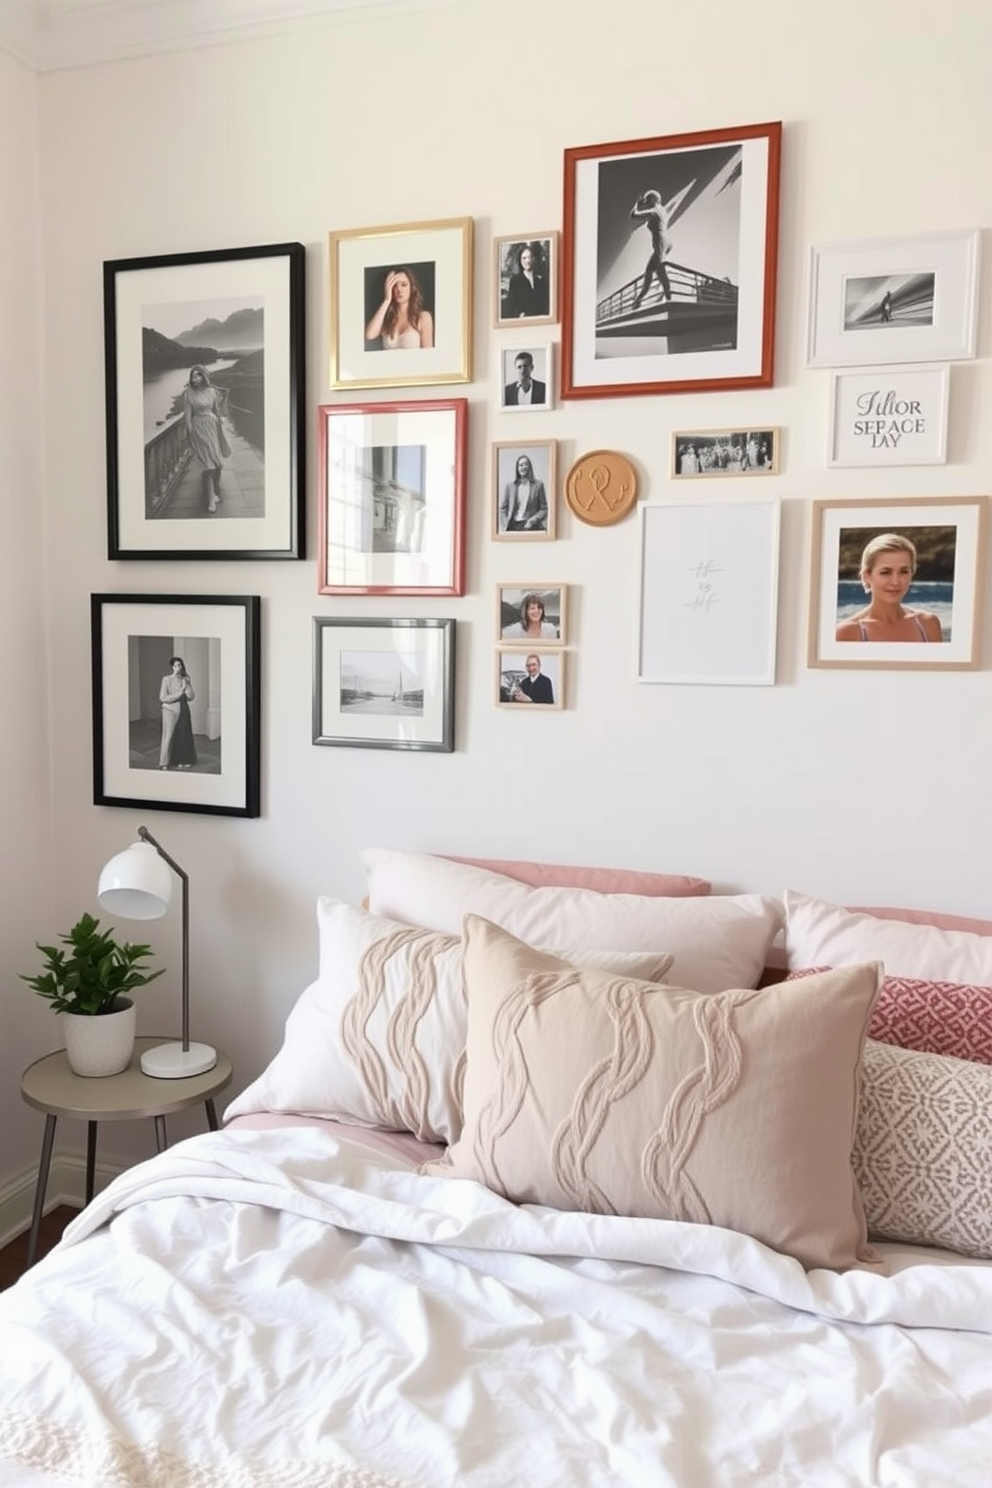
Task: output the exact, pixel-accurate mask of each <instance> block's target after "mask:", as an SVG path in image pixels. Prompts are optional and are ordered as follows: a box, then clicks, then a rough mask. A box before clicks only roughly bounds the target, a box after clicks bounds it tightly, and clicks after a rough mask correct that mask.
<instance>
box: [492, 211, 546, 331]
mask: <svg viewBox="0 0 992 1488" xmlns="http://www.w3.org/2000/svg"><path fill="white" fill-rule="evenodd" d="M556 245H557V234H555V233H541V234H534V235H533V236H531V237H529V238H521V237H505V238H497V239H496V240H495V243H494V245H493V251H494V254H495V279H496V282H495V293H494V300H495V306H496V315H495V321H494V324H496V325H497V326H502V325H516V324H518V323H519V322H520V321H526V322H527V323H528V324H529V325H549V324H551V323H553V321H554V320H555V316H556V306H555V280H556V275H557V262H556V258H557V254H556Z"/></svg>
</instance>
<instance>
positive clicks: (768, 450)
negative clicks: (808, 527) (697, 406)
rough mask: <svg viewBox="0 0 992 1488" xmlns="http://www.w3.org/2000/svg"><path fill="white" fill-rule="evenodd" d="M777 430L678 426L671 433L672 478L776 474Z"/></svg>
mask: <svg viewBox="0 0 992 1488" xmlns="http://www.w3.org/2000/svg"><path fill="white" fill-rule="evenodd" d="M778 452H779V431H778V429H777V428H767V427H766V428H759V429H698V430H697V429H681V430H677V431H676V432H675V433H673V435H672V468H671V472H670V474H671V477H672V480H687V479H688V480H691V479H693V478H695V477H698V476H709V475H712V476H718V475H726V476H732V475H777V474H778Z"/></svg>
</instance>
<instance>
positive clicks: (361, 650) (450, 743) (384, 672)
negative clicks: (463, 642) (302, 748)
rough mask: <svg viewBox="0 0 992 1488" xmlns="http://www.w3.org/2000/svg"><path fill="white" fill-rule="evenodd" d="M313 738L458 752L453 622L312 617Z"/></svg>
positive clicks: (320, 741)
mask: <svg viewBox="0 0 992 1488" xmlns="http://www.w3.org/2000/svg"><path fill="white" fill-rule="evenodd" d="M313 643H314V669H313V742H314V744H327V745H342V746H348V747H351V748H359V749H413V750H428V751H434V752H435V753H442V754H450V753H451V751H452V750H453V749H454V654H455V621H454V620H408V619H401V620H385V619H374V620H353V619H339V618H334V619H330V618H327V617H324V616H317V617H315V619H314V637H313Z"/></svg>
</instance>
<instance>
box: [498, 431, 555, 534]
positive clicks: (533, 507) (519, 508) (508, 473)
mask: <svg viewBox="0 0 992 1488" xmlns="http://www.w3.org/2000/svg"><path fill="white" fill-rule="evenodd" d="M492 481H493V491H492V509H493V518H492V536H493V538H494V539H496V540H498V541H500V542H502V541H504V540H505V541H507V542H542V541H545V542H546V541H548V540H549V539H552V538H553V537H554V535H555V507H556V505H557V491H558V486H557V481H558V445H557V441H556V440H554V439H542V440H536V441H533V442H531V443H524V442H523V441H521V440H519V439H501V440H497V442H496V443H495V444H494V445H493V464H492Z"/></svg>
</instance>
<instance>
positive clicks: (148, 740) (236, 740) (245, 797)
mask: <svg viewBox="0 0 992 1488" xmlns="http://www.w3.org/2000/svg"><path fill="white" fill-rule="evenodd" d="M260 617H261V600H260V599H259V598H258V596H257V595H197V596H195V597H194V596H189V595H171V594H93V595H91V596H90V626H91V650H92V676H93V801H94V804H95V805H97V806H142V807H151V808H154V809H156V810H159V811H193V812H207V813H210V814H212V815H215V816H258V815H259V811H260V809H261V808H260V769H259V738H260V728H259V719H260V699H259V678H260V669H261V645H260V642H261V628H260V627H261V619H260Z"/></svg>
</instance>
